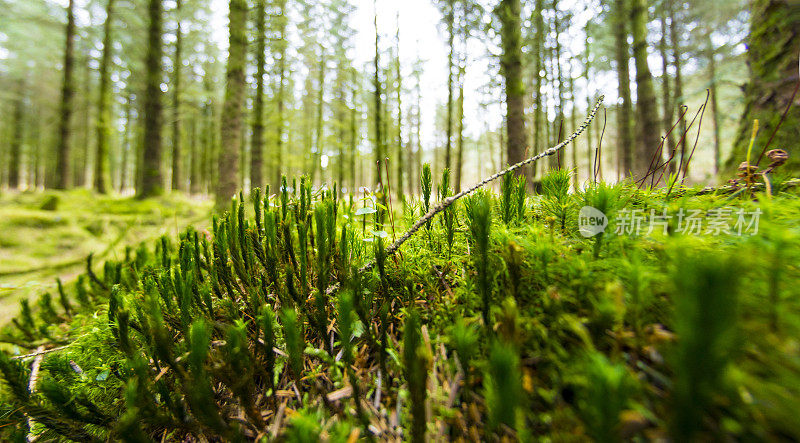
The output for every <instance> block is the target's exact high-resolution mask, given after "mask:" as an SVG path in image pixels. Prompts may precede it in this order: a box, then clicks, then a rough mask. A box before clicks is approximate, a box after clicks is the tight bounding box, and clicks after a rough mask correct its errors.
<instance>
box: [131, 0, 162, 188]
mask: <svg viewBox="0 0 800 443" xmlns="http://www.w3.org/2000/svg"><path fill="white" fill-rule="evenodd" d="M163 14H164V5H163V4H162V0H150V7H149V16H150V27H149V29H148V48H147V59H146V62H145V63H146V70H147V78H146V81H147V86H146V90H145V94H144V149H143V157H142V172H141V174H142V187H141V189H139V190H138V192H137V196H138V197H139V198H147V197H153V196H157V195H161V194H162V193H163V192H164V179H163V175H162V174H163V172H162V170H163V165H162V162H161V156H162V140H161V129H162V126H163V104H162V103H161V96H162V95H163V92H162V91H161V81H162V78H161V76H162V73H163V69H164V68H163V66H162V61H161V58H162V56H163V54H164V43H163V40H162V32H163V20H164V17H163Z"/></svg>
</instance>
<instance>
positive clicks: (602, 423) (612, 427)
mask: <svg viewBox="0 0 800 443" xmlns="http://www.w3.org/2000/svg"><path fill="white" fill-rule="evenodd" d="M580 372H581V373H582V374H583V376H584V377H585V383H584V385H582V386H581V387H580V392H579V393H578V402H577V407H578V414H579V415H580V417H581V419H582V420H583V423H584V425H585V426H586V430H587V432H586V433H587V434H588V435H589V437H591V438H592V439H593V440H594V441H597V442H602V443H611V442H616V441H619V440H620V438H621V437H620V428H619V427H620V415H621V414H622V411H623V410H625V408H626V407H627V406H628V401H629V399H630V396H631V395H632V394H633V388H634V383H633V380H632V379H631V377H630V374H629V373H628V370H627V369H626V368H625V366H624V365H622V364H619V363H617V364H614V363H612V362H610V361H609V360H608V359H607V358H606V356H605V355H603V354H600V353H596V352H593V353H590V354H589V355H587V356H586V357H585V359H584V360H583V362H582V365H581V369H580Z"/></svg>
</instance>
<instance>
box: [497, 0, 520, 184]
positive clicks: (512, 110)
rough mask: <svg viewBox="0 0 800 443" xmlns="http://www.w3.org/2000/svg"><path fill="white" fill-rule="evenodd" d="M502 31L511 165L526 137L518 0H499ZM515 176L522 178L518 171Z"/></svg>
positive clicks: (514, 162) (518, 160) (516, 158)
mask: <svg viewBox="0 0 800 443" xmlns="http://www.w3.org/2000/svg"><path fill="white" fill-rule="evenodd" d="M496 13H497V15H498V17H499V18H500V23H501V25H502V29H501V32H500V37H501V40H502V45H501V46H502V48H503V55H502V56H501V58H500V66H501V69H502V71H503V76H504V77H505V92H506V120H507V121H506V128H507V132H508V141H507V143H506V155H507V157H506V161H507V162H508V164H510V165H513V164H516V163H519V162H521V161H522V160H524V155H525V145H526V140H525V137H526V134H525V103H524V101H525V84H524V83H523V82H522V45H521V43H522V42H521V40H522V36H521V34H522V31H521V24H520V2H519V0H501V1H500V4H499V5H498V7H497V9H496ZM517 174H518V175H524V171H522V170H521V169H520V170H518V172H517Z"/></svg>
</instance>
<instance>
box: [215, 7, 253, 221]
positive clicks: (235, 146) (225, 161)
mask: <svg viewBox="0 0 800 443" xmlns="http://www.w3.org/2000/svg"><path fill="white" fill-rule="evenodd" d="M228 32H229V33H230V43H229V46H228V68H227V74H226V87H225V103H224V104H223V107H222V126H221V128H220V134H221V136H222V137H221V138H222V143H223V145H222V147H221V151H220V153H219V160H218V162H219V163H218V166H219V167H218V171H219V178H218V180H217V186H216V193H215V194H216V208H217V210H218V211H222V210H225V208H227V207H228V205H229V204H230V200H231V197H233V196H234V195H235V194H236V192H237V191H238V190H239V160H240V158H241V150H242V117H243V116H242V114H243V107H244V99H245V81H246V79H245V63H246V61H247V0H230V23H229V25H228Z"/></svg>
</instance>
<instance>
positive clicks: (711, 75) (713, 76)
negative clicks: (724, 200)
mask: <svg viewBox="0 0 800 443" xmlns="http://www.w3.org/2000/svg"><path fill="white" fill-rule="evenodd" d="M706 45H707V49H706V52H707V53H708V82H709V86H708V89H709V92H710V95H711V99H710V100H711V114H712V118H713V120H712V122H713V123H714V175H717V174H719V168H720V167H721V156H720V146H719V129H720V121H719V120H720V119H719V105H718V103H717V60H716V59H715V58H714V56H715V55H716V51H715V50H714V43H712V42H711V36H710V35H709V36H708V38H707V40H706Z"/></svg>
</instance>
